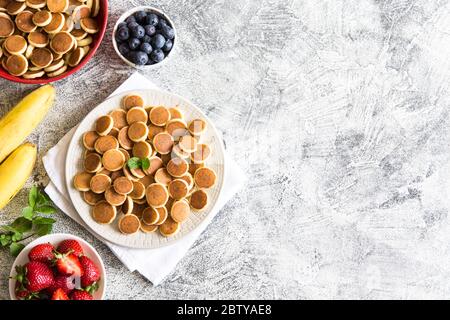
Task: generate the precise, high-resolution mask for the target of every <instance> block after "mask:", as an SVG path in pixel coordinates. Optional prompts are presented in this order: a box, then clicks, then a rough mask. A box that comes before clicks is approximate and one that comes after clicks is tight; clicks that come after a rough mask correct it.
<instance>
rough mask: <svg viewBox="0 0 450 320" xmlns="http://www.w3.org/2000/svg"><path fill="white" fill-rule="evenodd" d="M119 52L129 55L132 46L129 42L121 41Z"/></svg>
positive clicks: (125, 55)
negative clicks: (129, 45)
mask: <svg viewBox="0 0 450 320" xmlns="http://www.w3.org/2000/svg"><path fill="white" fill-rule="evenodd" d="M119 52H120V53H121V54H122V55H123V56H124V57H127V56H128V54H129V53H130V48H129V47H128V44H126V43H121V44H120V46H119Z"/></svg>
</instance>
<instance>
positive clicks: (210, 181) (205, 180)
mask: <svg viewBox="0 0 450 320" xmlns="http://www.w3.org/2000/svg"><path fill="white" fill-rule="evenodd" d="M194 182H195V184H196V186H197V187H199V188H205V189H207V188H211V187H212V186H213V185H214V184H215V183H216V173H215V172H214V170H212V169H210V168H207V167H204V168H199V169H197V171H195V174H194Z"/></svg>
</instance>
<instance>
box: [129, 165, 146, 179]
mask: <svg viewBox="0 0 450 320" xmlns="http://www.w3.org/2000/svg"><path fill="white" fill-rule="evenodd" d="M130 173H131V174H132V175H133V176H135V177H136V178H137V179H138V180H139V179H142V178H143V177H145V172H144V170H142V169H141V168H135V169H130ZM134 181H136V180H134Z"/></svg>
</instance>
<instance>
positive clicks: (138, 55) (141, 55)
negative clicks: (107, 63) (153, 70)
mask: <svg viewBox="0 0 450 320" xmlns="http://www.w3.org/2000/svg"><path fill="white" fill-rule="evenodd" d="M147 61H148V55H147V54H146V53H145V52H142V51H136V52H135V53H134V54H133V61H132V62H134V63H135V64H137V65H139V66H143V65H145V64H146V63H147Z"/></svg>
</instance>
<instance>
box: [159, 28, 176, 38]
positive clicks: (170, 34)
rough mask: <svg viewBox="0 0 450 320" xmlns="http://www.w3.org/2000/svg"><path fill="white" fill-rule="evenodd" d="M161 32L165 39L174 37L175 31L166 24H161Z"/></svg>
mask: <svg viewBox="0 0 450 320" xmlns="http://www.w3.org/2000/svg"><path fill="white" fill-rule="evenodd" d="M161 34H162V35H163V36H164V37H165V38H166V39H173V38H174V37H175V31H174V30H173V29H172V28H171V27H169V26H168V25H165V24H163V25H162V27H161Z"/></svg>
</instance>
